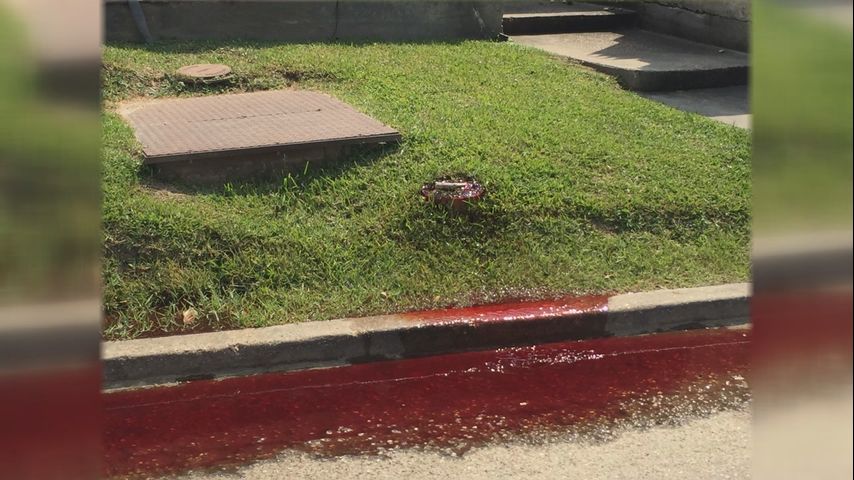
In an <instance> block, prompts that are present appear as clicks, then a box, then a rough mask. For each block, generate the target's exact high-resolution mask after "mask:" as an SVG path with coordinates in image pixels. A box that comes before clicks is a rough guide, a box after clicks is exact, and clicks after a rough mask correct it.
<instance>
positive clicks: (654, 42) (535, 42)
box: [513, 29, 749, 91]
mask: <svg viewBox="0 0 854 480" xmlns="http://www.w3.org/2000/svg"><path fill="white" fill-rule="evenodd" d="M513 41H514V42H516V43H518V44H520V45H526V46H530V47H535V48H539V49H541V50H545V51H547V52H549V53H552V54H554V55H557V56H560V57H563V58H566V59H569V60H573V61H577V62H580V63H582V64H584V65H588V66H590V67H592V68H595V69H597V70H600V71H603V72H605V73H608V74H611V75H614V76H616V77H617V78H618V80H619V81H620V82H621V83H622V84H623V85H624V86H625V87H626V88H629V89H632V90H641V91H660V90H680V89H692V88H710V87H719V86H730V85H743V84H746V83H747V79H748V65H749V62H748V56H747V54H745V53H743V52H738V51H735V50H729V49H723V48H719V47H715V46H710V45H705V44H701V43H695V42H691V41H688V40H683V39H680V38H676V37H671V36H667V35H661V34H657V33H653V32H647V31H644V30H637V29H627V30H619V31H613V32H582V33H563V34H551V35H521V36H514V37H513Z"/></svg>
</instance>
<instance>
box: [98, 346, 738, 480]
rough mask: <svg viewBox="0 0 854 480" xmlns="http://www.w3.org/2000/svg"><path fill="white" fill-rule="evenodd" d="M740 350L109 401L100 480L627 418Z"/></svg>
mask: <svg viewBox="0 0 854 480" xmlns="http://www.w3.org/2000/svg"><path fill="white" fill-rule="evenodd" d="M748 343H749V334H748V332H747V331H745V330H708V331H694V332H682V333H668V334H660V335H650V336H642V337H629V338H607V339H597V340H590V341H579V342H561V343H553V344H546V345H537V346H530V347H516V348H506V349H499V350H492V351H481V352H468V353H460V354H452V355H443V356H435V357H425V358H417V359H408V360H400V361H387V362H378V363H370V364H362V365H354V366H348V367H340V368H332V369H324V370H307V371H299V372H290V373H281V374H267V375H258V376H252V377H244V378H234V379H227V380H222V381H202V382H194V383H189V384H184V385H180V386H175V387H164V388H155V389H143V390H135V391H119V392H114V393H109V394H105V395H104V404H105V435H106V438H105V470H106V471H105V473H106V474H107V475H109V476H137V475H140V476H141V475H157V474H166V473H175V472H181V471H186V470H189V469H203V468H210V467H214V466H227V465H236V464H240V463H245V462H247V461H251V460H256V459H261V458H266V457H270V456H273V455H275V454H276V453H278V452H281V451H282V450H284V449H295V450H301V451H308V452H313V453H318V454H323V455H341V454H358V453H376V452H379V451H382V450H383V449H390V448H407V447H413V446H435V447H439V448H451V449H456V450H458V451H459V452H460V453H462V452H464V451H465V450H466V449H467V448H470V447H471V446H475V445H477V444H479V443H482V442H486V441H490V440H495V439H500V438H507V435H508V434H517V433H525V432H536V431H539V430H538V429H552V430H554V429H560V428H564V427H567V426H574V425H580V424H584V423H585V422H595V421H602V420H605V421H614V420H620V419H626V418H629V417H630V416H631V415H632V413H633V412H632V411H631V407H630V406H631V405H637V404H644V401H645V399H650V398H661V396H662V395H668V394H672V395H674V396H679V395H683V396H684V394H685V392H686V391H688V390H690V387H691V386H692V385H693V386H697V385H699V386H700V388H706V389H707V388H709V386H710V385H711V384H715V383H721V384H722V383H723V381H724V380H723V379H732V378H737V379H738V378H742V377H741V376H743V375H744V374H745V370H746V368H747V362H748ZM726 381H727V383H728V382H729V380H726ZM704 386H705V387H704ZM680 398H681V397H680ZM647 404H648V405H653V406H651V407H648V408H651V409H658V408H660V407H658V406H655V404H654V402H653V403H647Z"/></svg>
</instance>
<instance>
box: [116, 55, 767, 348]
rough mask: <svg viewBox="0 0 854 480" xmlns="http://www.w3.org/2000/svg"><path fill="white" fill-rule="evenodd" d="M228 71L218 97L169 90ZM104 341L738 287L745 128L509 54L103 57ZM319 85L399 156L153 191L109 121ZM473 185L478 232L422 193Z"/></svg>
mask: <svg viewBox="0 0 854 480" xmlns="http://www.w3.org/2000/svg"><path fill="white" fill-rule="evenodd" d="M201 62H205V63H207V62H216V63H226V64H229V65H231V66H232V67H233V68H234V69H235V72H236V73H237V78H236V79H235V82H234V85H233V86H232V87H229V88H228V89H207V90H199V89H193V88H189V87H187V86H184V85H182V84H181V83H180V82H179V81H177V80H176V79H175V78H174V77H173V75H172V73H171V72H174V70H175V69H176V68H178V67H179V66H181V65H185V64H190V63H201ZM103 85H104V87H103V88H104V97H105V113H104V116H103V129H104V145H105V146H104V155H103V172H104V182H103V189H104V235H105V237H104V267H103V270H104V283H105V292H104V299H105V308H106V314H107V318H108V322H107V326H106V327H105V328H106V331H105V336H106V337H107V338H111V339H120V338H132V337H136V336H140V335H147V334H152V333H156V332H179V331H181V330H182V329H184V328H185V327H184V326H183V324H182V322H181V321H180V312H181V311H182V310H183V309H186V308H188V307H191V306H192V307H193V308H195V309H196V310H197V311H198V312H199V314H200V320H199V323H198V324H197V325H195V327H194V328H196V329H209V328H213V329H223V328H235V327H254V326H263V325H270V324H278V323H287V322H300V321H306V320H322V319H330V318H335V317H342V316H359V315H368V314H377V313H383V312H395V311H403V310H410V309H421V308H434V307H442V306H450V305H465V304H472V303H481V302H493V301H499V300H501V299H506V298H534V297H536V298H541V297H553V296H557V295H566V294H589V293H602V292H619V291H632V290H644V289H654V288H659V287H682V286H697V285H703V284H714V283H723V282H731V281H744V280H745V279H747V278H748V269H749V255H748V250H749V232H750V135H749V132H746V131H744V130H740V129H737V128H734V127H730V126H727V125H723V124H719V123H716V122H714V121H711V120H708V119H705V118H702V117H699V116H696V115H693V114H687V113H683V112H679V111H676V110H672V109H670V108H668V107H665V106H662V105H659V104H657V103H654V102H651V101H649V100H646V99H643V98H641V97H639V96H637V95H635V94H633V93H630V92H626V91H623V90H621V89H620V88H619V87H618V86H617V85H616V83H615V82H614V81H613V80H612V79H611V78H610V77H607V76H605V75H602V74H598V73H595V72H592V71H589V70H587V69H585V68H583V67H580V66H575V65H569V64H566V63H563V62H561V61H558V60H556V59H553V58H551V57H549V56H547V55H545V54H542V53H539V52H537V51H534V50H529V49H525V48H522V47H519V46H516V45H513V44H511V43H493V42H474V41H472V42H463V43H455V44H394V45H388V44H382V45H381V44H377V45H358V46H352V45H329V44H326V45H259V44H233V43H232V44H211V43H181V44H161V45H159V46H157V47H154V48H151V49H145V48H142V47H138V46H119V45H113V46H109V47H107V48H106V49H105V52H104V76H103ZM283 87H297V88H305V89H314V90H321V91H324V92H328V93H331V94H332V95H334V96H336V97H338V98H339V99H342V100H344V101H347V102H349V103H351V104H353V105H355V106H356V107H357V108H358V109H360V110H361V111H363V112H365V113H367V114H369V115H372V116H374V117H376V118H378V119H380V120H381V121H383V122H385V123H386V124H388V125H391V126H393V127H395V128H397V129H399V130H400V131H401V133H402V134H403V138H404V140H403V142H402V143H401V144H400V145H399V146H398V147H397V148H388V149H385V150H384V151H381V152H379V153H376V152H374V153H371V152H370V151H363V152H362V153H359V154H357V155H354V156H353V157H352V158H349V159H348V160H347V161H346V162H344V163H342V164H341V165H340V167H336V168H335V169H327V170H325V171H322V170H316V169H314V170H313V169H311V168H309V170H308V171H306V172H300V173H298V174H294V175H292V176H289V177H286V178H272V179H269V181H267V182H261V183H253V184H234V185H225V186H223V187H221V188H210V187H208V188H193V187H190V186H173V187H174V188H169V189H166V190H164V189H163V188H162V187H163V185H162V184H159V183H158V182H156V181H154V180H153V179H152V178H151V176H150V173H149V172H148V171H147V170H146V169H145V168H143V167H141V166H140V158H141V156H140V153H139V146H138V144H137V143H136V142H135V140H134V138H133V134H132V132H131V130H130V129H129V128H128V127H127V126H126V125H125V124H124V123H123V122H122V120H121V119H120V118H119V117H118V116H117V115H115V114H114V113H111V112H112V108H113V107H114V106H115V103H116V102H117V101H121V100H123V99H130V98H137V97H141V96H144V97H161V96H175V95H201V94H211V93H218V92H222V91H229V90H233V91H245V90H261V89H270V88H283ZM453 173H469V174H473V175H475V176H477V177H478V178H479V179H480V180H481V181H482V182H483V183H484V184H485V185H486V187H487V189H488V193H487V196H486V198H485V200H484V201H482V202H481V203H480V204H479V206H478V209H477V211H475V212H473V213H472V214H471V215H465V216H462V215H448V214H446V213H445V212H444V211H442V210H441V209H439V208H436V207H435V206H432V205H426V204H425V203H424V202H423V201H422V200H421V198H420V197H419V195H418V191H419V189H420V186H421V185H422V184H423V183H424V182H426V181H429V180H431V179H433V178H434V177H436V176H439V175H443V174H453Z"/></svg>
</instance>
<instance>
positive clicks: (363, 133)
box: [121, 90, 400, 163]
mask: <svg viewBox="0 0 854 480" xmlns="http://www.w3.org/2000/svg"><path fill="white" fill-rule="evenodd" d="M121 113H122V115H123V116H124V117H125V118H126V119H127V120H128V122H130V124H131V126H132V127H133V128H134V130H135V133H136V137H137V139H138V140H139V141H140V143H142V149H143V153H144V154H145V163H163V162H172V161H179V160H194V159H198V158H206V157H220V156H233V155H235V154H244V153H246V154H250V153H253V154H254V153H266V152H276V151H287V150H292V149H306V148H322V147H332V146H340V145H352V144H359V143H379V142H391V141H396V140H399V139H400V133H399V132H398V131H397V130H395V129H393V128H391V127H388V126H386V125H383V124H382V123H380V122H378V121H377V120H375V119H373V118H371V117H369V116H367V115H365V114H363V113H360V112H358V111H356V110H355V109H354V108H353V107H351V106H349V105H347V104H345V103H343V102H340V101H338V100H336V99H335V98H332V97H330V96H329V95H325V94H322V93H317V92H308V91H294V90H280V91H269V92H257V93H240V94H232V95H216V96H208V97H198V98H185V99H170V100H156V101H152V102H149V103H145V104H138V105H127V106H124V107H123V108H121Z"/></svg>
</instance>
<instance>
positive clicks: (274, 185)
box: [139, 142, 400, 196]
mask: <svg viewBox="0 0 854 480" xmlns="http://www.w3.org/2000/svg"><path fill="white" fill-rule="evenodd" d="M399 149H400V143H399V142H394V143H386V144H379V145H353V146H351V147H349V151H348V152H347V153H346V154H345V155H344V156H343V157H342V158H341V159H340V160H337V161H332V162H325V163H324V164H322V165H312V163H311V162H300V163H298V164H295V165H293V167H292V168H287V169H281V170H277V171H275V172H264V173H261V174H259V175H257V176H249V177H246V178H242V179H235V180H233V181H229V180H222V181H217V182H205V183H203V184H199V183H190V182H186V181H181V180H174V179H169V178H163V177H162V176H160V175H159V174H158V172H157V171H156V169H155V168H153V167H150V166H142V167H141V169H140V173H139V177H140V184H141V185H142V186H143V187H145V188H147V189H149V190H151V191H152V192H153V193H154V195H156V196H190V195H223V196H245V195H264V194H279V193H283V191H286V192H290V193H293V194H295V193H296V192H300V191H304V190H306V189H307V188H308V187H309V186H310V185H311V184H312V183H314V182H318V181H325V180H328V179H330V178H334V177H337V176H339V175H341V174H343V173H345V172H346V171H347V170H349V169H350V168H352V167H354V166H368V165H372V164H373V163H374V162H377V161H379V160H381V159H383V158H385V157H387V156H389V155H393V154H394V153H396V152H397V151H398V150H399Z"/></svg>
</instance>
